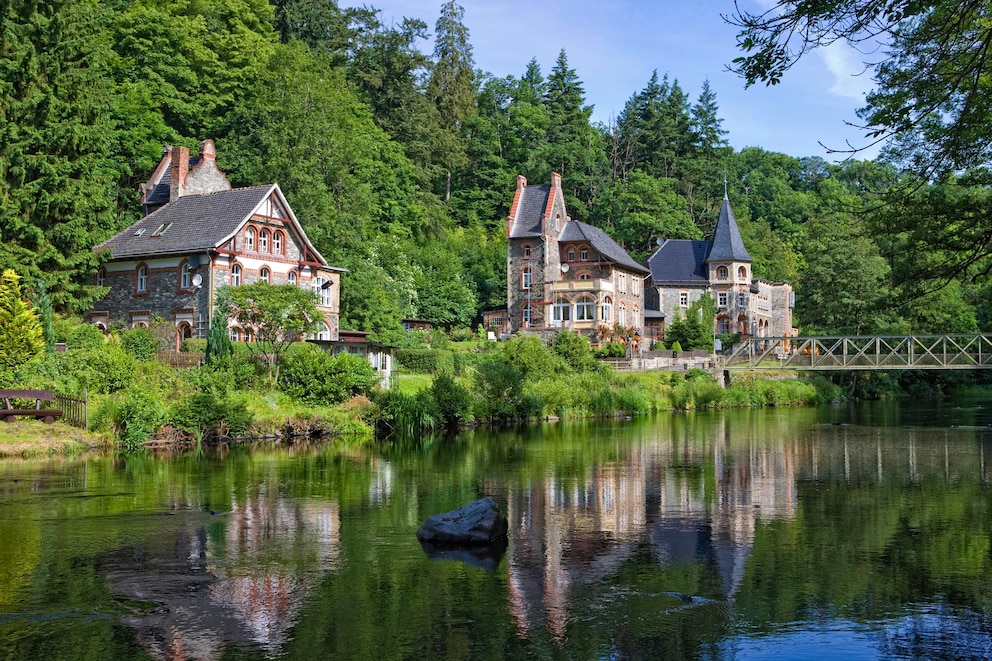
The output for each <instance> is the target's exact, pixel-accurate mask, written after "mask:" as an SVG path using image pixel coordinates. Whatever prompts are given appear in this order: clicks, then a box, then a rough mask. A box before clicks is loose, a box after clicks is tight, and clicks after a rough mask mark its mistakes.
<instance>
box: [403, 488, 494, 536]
mask: <svg viewBox="0 0 992 661" xmlns="http://www.w3.org/2000/svg"><path fill="white" fill-rule="evenodd" d="M506 528H507V524H506V517H505V516H503V515H502V514H501V513H500V511H499V505H497V504H496V502H495V501H494V500H493V499H492V498H489V497H488V496H487V497H486V498H480V499H479V500H477V501H475V502H472V503H469V504H468V505H463V506H462V507H459V508H458V509H456V510H451V511H450V512H446V513H444V514H435V515H434V516H432V517H430V518H428V519H427V520H426V521H424V525H422V526H420V530H418V531H417V539H419V540H420V541H422V542H434V543H442V544H489V543H490V542H492V541H494V540H497V539H499V538H500V537H506Z"/></svg>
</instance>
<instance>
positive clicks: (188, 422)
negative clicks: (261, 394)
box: [166, 389, 252, 440]
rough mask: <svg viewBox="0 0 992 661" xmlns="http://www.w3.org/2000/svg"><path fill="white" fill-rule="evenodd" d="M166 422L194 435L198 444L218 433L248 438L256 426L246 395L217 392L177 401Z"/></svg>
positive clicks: (195, 395)
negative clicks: (246, 434) (252, 425)
mask: <svg viewBox="0 0 992 661" xmlns="http://www.w3.org/2000/svg"><path fill="white" fill-rule="evenodd" d="M166 418H167V420H168V422H169V424H171V425H172V426H173V427H175V428H176V429H180V430H182V431H185V432H187V433H189V434H192V435H193V436H194V437H195V438H196V439H197V440H202V439H203V438H204V437H206V436H209V435H212V434H215V433H216V434H220V435H232V436H236V435H240V434H244V433H245V432H247V431H248V429H249V428H250V427H251V422H252V415H251V413H250V412H249V411H248V407H247V398H246V397H245V396H244V395H243V394H238V393H232V392H229V391H226V390H221V391H219V392H218V391H217V390H213V389H211V390H207V391H203V392H196V393H192V394H189V395H186V396H185V397H182V398H180V399H177V400H175V401H173V402H172V403H171V404H170V406H169V409H168V413H167V415H166Z"/></svg>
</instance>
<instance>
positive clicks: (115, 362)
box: [60, 331, 137, 393]
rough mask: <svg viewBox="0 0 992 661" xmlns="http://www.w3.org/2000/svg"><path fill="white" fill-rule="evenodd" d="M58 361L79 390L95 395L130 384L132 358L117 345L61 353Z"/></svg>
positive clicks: (134, 365)
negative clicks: (74, 379)
mask: <svg viewBox="0 0 992 661" xmlns="http://www.w3.org/2000/svg"><path fill="white" fill-rule="evenodd" d="M98 332H99V331H98ZM60 362H61V364H62V365H64V369H65V371H66V372H68V373H69V374H72V375H73V376H75V378H76V380H77V381H78V383H79V387H82V388H89V389H90V390H91V391H93V392H98V393H112V392H117V391H120V390H124V389H125V388H127V387H128V386H130V385H131V384H132V382H133V381H134V374H135V369H136V368H137V362H136V361H135V360H134V358H133V357H132V356H130V355H129V354H127V353H126V352H125V351H124V349H122V348H121V347H120V345H117V344H106V345H103V346H101V347H100V348H98V349H86V350H82V351H68V352H66V353H64V354H61V356H60Z"/></svg>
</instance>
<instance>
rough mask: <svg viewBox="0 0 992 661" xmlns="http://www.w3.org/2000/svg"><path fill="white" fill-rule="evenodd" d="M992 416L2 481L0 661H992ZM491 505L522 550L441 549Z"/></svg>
mask: <svg viewBox="0 0 992 661" xmlns="http://www.w3.org/2000/svg"><path fill="white" fill-rule="evenodd" d="M986 405H987V406H988V408H985V406H986ZM990 423H992V401H988V402H986V401H981V400H969V401H958V402H938V403H933V402H883V403H871V404H858V405H846V404H845V405H840V406H833V407H824V408H819V409H812V408H806V409H799V408H797V409H767V410H753V411H752V410H743V411H728V412H715V413H696V414H693V413H688V414H671V415H658V416H654V417H650V418H643V419H634V420H621V421H607V422H602V421H596V422H593V421H580V422H566V423H560V424H549V425H539V426H534V427H532V428H529V429H526V430H522V431H521V430H512V431H498V432H492V431H475V432H467V433H462V434H460V435H458V436H456V437H454V438H440V437H439V438H427V439H406V440H402V441H400V440H395V441H391V442H388V443H382V444H378V445H374V446H371V447H359V448H335V447H328V446H317V447H309V446H297V447H289V448H281V447H256V448H251V449H249V448H230V449H227V450H223V451H207V452H204V453H202V454H199V455H196V454H189V455H183V456H178V457H172V458H164V457H154V456H130V457H119V458H114V457H99V456H94V457H85V458H77V459H52V460H44V461H39V460H32V461H11V462H6V463H2V464H0V658H5V659H28V660H35V659H39V660H40V659H45V660H46V661H51V660H62V659H176V660H178V659H218V660H219V659H268V658H272V659H307V660H310V659H324V658H327V659H331V658H333V659H370V660H374V661H385V660H389V659H441V658H444V659H494V660H495V659H763V658H776V659H810V658H817V659H844V660H845V661H849V660H851V659H968V658H974V659H982V658H990V657H992V489H990V481H992V466H990V463H992V461H990V460H992V429H990V428H989V427H988V425H989V424H990ZM485 495H488V496H492V497H493V498H494V499H495V500H496V501H497V502H498V503H499V504H500V505H501V507H503V508H504V512H505V513H506V514H507V517H508V519H509V536H508V541H507V544H506V545H505V548H504V547H496V548H493V549H488V550H487V552H485V553H475V554H473V553H468V552H462V553H446V554H441V555H429V554H428V553H426V552H425V550H424V549H422V548H421V546H420V544H419V543H418V542H417V540H416V536H415V535H416V531H417V529H418V527H419V526H420V524H421V523H422V522H423V520H424V519H426V518H427V517H428V516H429V515H431V514H434V513H438V512H444V511H447V510H450V509H452V508H454V507H457V506H459V505H461V504H464V503H467V502H469V501H471V500H474V499H476V498H478V497H481V496H485Z"/></svg>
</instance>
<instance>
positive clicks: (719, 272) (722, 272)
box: [716, 266, 730, 280]
mask: <svg viewBox="0 0 992 661" xmlns="http://www.w3.org/2000/svg"><path fill="white" fill-rule="evenodd" d="M728 275H730V271H728V270H727V267H726V266H719V267H717V269H716V278H717V280H726V279H727V276H728Z"/></svg>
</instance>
